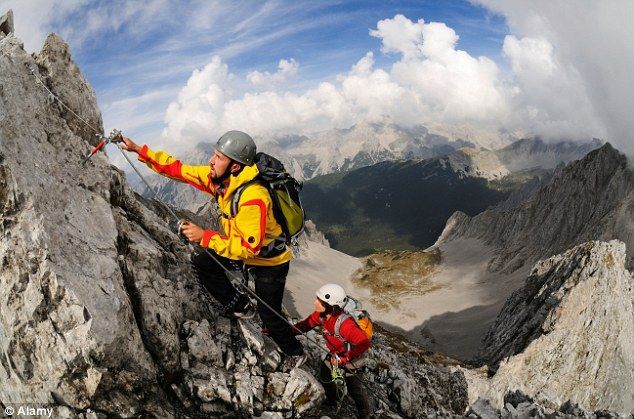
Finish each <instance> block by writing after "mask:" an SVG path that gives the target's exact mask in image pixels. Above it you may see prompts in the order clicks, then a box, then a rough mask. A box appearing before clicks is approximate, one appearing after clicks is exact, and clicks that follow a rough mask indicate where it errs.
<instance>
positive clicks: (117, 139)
mask: <svg viewBox="0 0 634 419" xmlns="http://www.w3.org/2000/svg"><path fill="white" fill-rule="evenodd" d="M25 65H26V67H27V68H28V69H29V71H30V72H31V74H32V75H33V77H35V79H36V80H37V82H38V83H39V84H40V85H41V86H42V87H44V89H45V90H46V91H47V92H48V94H49V97H50V98H52V100H53V102H55V101H57V103H59V104H60V106H62V107H64V108H65V109H67V110H68V111H69V112H70V113H72V114H73V115H74V116H75V117H76V118H77V119H79V120H80V121H81V122H82V123H83V124H84V125H86V126H87V127H88V128H90V129H91V130H93V131H94V132H95V134H96V135H97V137H98V138H99V140H100V141H99V143H98V144H97V145H96V146H94V147H93V148H92V149H91V151H90V153H89V155H88V156H87V157H86V158H84V161H83V162H82V164H85V162H86V161H88V160H89V159H90V158H91V157H92V156H93V155H94V154H96V153H97V152H98V151H99V150H102V149H103V148H104V146H105V145H106V144H108V143H113V144H116V145H117V148H118V149H119V151H120V152H121V154H122V155H123V157H124V158H125V159H126V160H127V162H128V163H129V164H130V166H131V167H132V169H133V170H134V171H135V172H136V174H137V175H138V176H139V178H141V180H142V181H143V183H144V184H145V186H147V188H148V190H149V191H151V192H152V195H153V198H154V199H155V200H157V201H158V202H160V203H161V204H163V206H165V208H167V210H168V211H169V213H170V214H171V215H172V216H173V217H174V219H176V220H179V225H178V233H179V236H180V235H181V234H180V231H181V228H182V223H183V221H184V220H180V218H179V216H178V215H177V214H176V212H174V210H173V209H172V208H171V207H170V206H169V205H167V204H165V203H164V202H163V201H162V200H161V199H160V198H159V196H158V194H157V193H156V191H155V190H154V188H152V186H150V184H149V182H148V181H147V180H146V179H145V177H144V176H143V175H142V174H141V172H139V170H138V169H137V167H136V166H135V165H134V163H133V162H132V160H130V158H129V157H128V156H127V155H126V153H125V152H124V151H123V149H122V148H121V146H120V143H121V142H122V141H123V140H122V135H121V131H118V130H113V131H112V133H111V134H110V135H109V136H108V137H104V136H103V134H102V133H101V132H100V130H98V129H96V128H95V127H94V126H92V125H91V124H90V123H88V122H87V121H86V120H85V119H84V118H82V117H80V116H79V115H77V113H76V112H75V111H73V110H72V109H71V108H69V107H68V105H66V104H65V103H64V102H63V101H62V100H61V99H60V98H59V96H57V95H56V94H55V93H53V92H52V91H51V90H50V89H49V88H48V86H46V83H44V82H43V81H42V79H41V78H40V77H39V76H38V75H37V74H36V72H35V69H33V68H32V67H31V66H30V65H29V64H28V63H25ZM102 143H103V144H102ZM189 245H190V248H191V242H190V243H189ZM203 250H204V251H205V252H207V254H208V255H209V256H210V257H211V258H212V259H213V260H214V261H215V262H216V263H217V264H218V266H220V267H221V268H222V270H224V271H225V273H226V274H227V277H228V278H229V281H230V282H231V284H232V285H233V286H234V288H235V289H236V291H238V292H239V293H241V294H249V296H251V297H252V298H254V299H255V300H257V301H258V303H259V304H262V306H264V307H265V308H267V309H268V310H270V311H271V312H272V313H273V314H275V315H276V316H277V317H279V318H280V319H281V320H282V321H284V322H285V323H287V324H288V325H290V326H291V329H292V330H293V331H296V332H298V333H300V334H301V335H303V336H304V337H305V338H306V339H307V340H308V341H310V342H312V343H313V344H315V345H316V346H317V347H318V348H319V349H321V350H322V351H324V352H327V353H329V351H328V350H327V349H326V348H324V347H323V346H321V345H320V344H319V342H317V341H316V340H314V339H313V338H311V337H310V336H308V334H307V333H306V332H302V331H301V330H299V329H298V328H296V327H295V325H294V324H293V323H291V322H290V321H288V319H287V318H286V317H284V316H283V315H282V314H281V313H279V312H278V311H277V310H275V309H273V307H271V306H270V305H269V304H268V303H266V302H265V301H264V300H262V299H261V298H260V296H259V295H257V294H256V293H255V291H253V290H252V289H251V288H249V286H248V284H246V283H245V281H243V278H240V277H239V276H238V275H237V274H236V273H235V272H232V271H231V270H230V269H228V268H227V267H225V266H224V265H223V264H222V263H221V262H220V261H219V260H218V259H217V258H216V257H215V256H214V255H213V254H212V252H210V251H209V249H203ZM241 290H242V291H241Z"/></svg>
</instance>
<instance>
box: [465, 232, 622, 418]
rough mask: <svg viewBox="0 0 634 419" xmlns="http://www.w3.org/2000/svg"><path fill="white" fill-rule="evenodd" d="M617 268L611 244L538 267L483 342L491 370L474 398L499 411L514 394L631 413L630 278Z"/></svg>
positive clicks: (617, 246)
mask: <svg viewBox="0 0 634 419" xmlns="http://www.w3.org/2000/svg"><path fill="white" fill-rule="evenodd" d="M624 264H625V245H624V244H623V243H622V242H619V241H616V240H614V241H611V242H608V243H606V242H596V241H595V242H587V243H584V244H581V245H579V246H576V247H575V248H573V249H570V250H568V251H566V252H565V253H563V254H560V255H556V256H553V257H551V258H549V259H546V260H543V261H540V262H539V263H537V264H536V265H535V267H534V268H533V271H532V272H531V275H530V276H529V278H528V279H527V281H526V284H525V286H524V287H522V288H520V289H519V290H517V291H516V292H514V293H513V294H512V295H511V297H510V298H509V299H508V300H507V302H506V304H505V305H504V307H503V309H502V311H501V312H500V314H499V315H498V317H497V320H496V322H495V324H494V325H493V326H492V327H491V329H490V331H489V333H488V334H487V336H486V338H485V339H484V342H483V349H482V351H481V353H480V359H481V360H482V361H483V362H487V363H488V364H489V365H490V367H492V368H493V369H494V370H496V369H497V372H496V373H495V375H494V376H493V377H492V378H491V380H490V381H489V382H488V383H487V385H486V386H484V389H483V390H482V391H481V392H480V393H478V394H479V395H481V396H487V397H489V398H491V399H492V400H493V401H494V402H495V403H496V404H497V405H498V407H499V406H502V405H503V404H502V399H501V397H502V395H503V394H505V393H506V392H507V391H509V390H516V389H518V390H521V391H522V392H524V393H526V394H528V395H529V396H533V397H536V396H537V395H541V396H542V398H546V399H551V400H555V401H556V402H557V404H559V403H560V401H565V400H571V401H572V402H574V403H577V404H579V405H580V406H581V407H582V408H583V409H586V410H599V409H607V410H612V411H616V412H620V413H625V414H629V413H632V412H634V384H633V383H634V351H633V350H632V348H634V277H633V276H632V274H631V273H630V272H628V271H627V270H626V269H625V267H624ZM478 387H479V386H478V384H475V385H473V386H472V390H474V389H477V388H478ZM474 391H475V390H474ZM544 395H551V396H547V397H543V396H544Z"/></svg>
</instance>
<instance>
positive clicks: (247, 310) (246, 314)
mask: <svg viewBox="0 0 634 419" xmlns="http://www.w3.org/2000/svg"><path fill="white" fill-rule="evenodd" d="M231 315H232V316H233V317H234V318H236V319H252V318H253V317H254V316H255V307H253V304H251V303H250V302H248V301H247V302H246V303H245V304H244V306H242V307H241V308H236V309H234V310H233V313H231Z"/></svg>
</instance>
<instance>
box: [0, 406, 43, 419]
mask: <svg viewBox="0 0 634 419" xmlns="http://www.w3.org/2000/svg"><path fill="white" fill-rule="evenodd" d="M4 414H5V415H7V416H10V417H14V416H15V417H19V416H26V417H38V418H50V417H51V416H52V415H53V408H52V407H36V406H31V405H26V404H23V405H11V406H6V407H5V408H4Z"/></svg>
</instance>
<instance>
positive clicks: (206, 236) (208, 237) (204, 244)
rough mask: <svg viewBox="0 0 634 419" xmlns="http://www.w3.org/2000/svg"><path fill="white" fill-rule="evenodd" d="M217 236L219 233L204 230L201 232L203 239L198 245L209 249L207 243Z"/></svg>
mask: <svg viewBox="0 0 634 419" xmlns="http://www.w3.org/2000/svg"><path fill="white" fill-rule="evenodd" d="M218 234H219V233H218V232H217V231H213V230H205V231H204V232H203V239H202V240H201V241H200V245H201V246H202V247H209V242H210V241H211V238H212V237H213V236H215V235H218Z"/></svg>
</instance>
